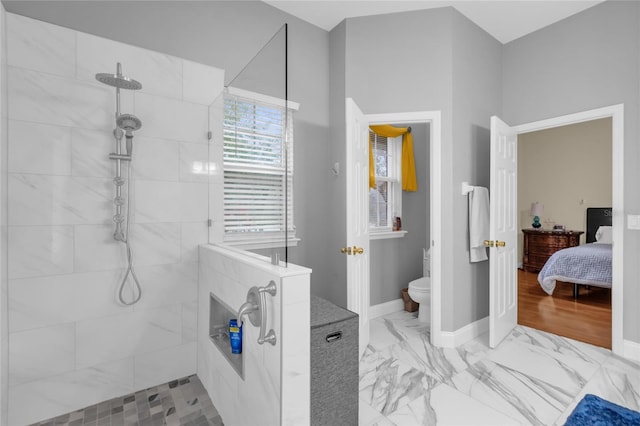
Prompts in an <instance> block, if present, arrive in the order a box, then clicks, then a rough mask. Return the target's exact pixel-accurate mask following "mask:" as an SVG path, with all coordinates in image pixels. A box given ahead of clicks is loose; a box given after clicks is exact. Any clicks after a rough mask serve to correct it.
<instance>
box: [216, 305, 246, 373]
mask: <svg viewBox="0 0 640 426" xmlns="http://www.w3.org/2000/svg"><path fill="white" fill-rule="evenodd" d="M209 296H210V298H209V338H210V339H211V342H213V344H214V346H215V347H216V348H217V349H218V350H219V351H220V352H221V353H222V355H224V357H225V358H226V360H227V361H229V364H231V367H233V369H234V370H235V371H236V373H238V375H239V376H240V377H241V378H242V379H243V380H244V349H243V353H240V354H233V353H231V342H230V340H229V320H230V319H233V318H236V316H237V315H238V312H237V311H234V310H233V309H231V308H230V307H229V306H228V305H227V304H226V303H224V302H223V301H222V300H220V299H218V297H216V295H215V294H213V293H209ZM243 339H244V337H243ZM243 343H244V342H243Z"/></svg>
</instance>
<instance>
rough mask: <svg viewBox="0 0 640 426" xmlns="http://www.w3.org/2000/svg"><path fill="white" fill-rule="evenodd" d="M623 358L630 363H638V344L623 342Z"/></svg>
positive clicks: (639, 355)
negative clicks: (630, 361)
mask: <svg viewBox="0 0 640 426" xmlns="http://www.w3.org/2000/svg"><path fill="white" fill-rule="evenodd" d="M623 356H624V357H625V358H628V359H630V360H632V361H635V362H640V343H636V342H632V341H631V340H625V341H624V353H623Z"/></svg>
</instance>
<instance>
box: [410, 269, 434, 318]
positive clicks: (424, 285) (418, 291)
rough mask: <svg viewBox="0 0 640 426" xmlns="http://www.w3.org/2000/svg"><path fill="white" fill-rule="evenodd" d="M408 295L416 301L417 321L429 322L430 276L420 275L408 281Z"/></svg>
mask: <svg viewBox="0 0 640 426" xmlns="http://www.w3.org/2000/svg"><path fill="white" fill-rule="evenodd" d="M409 297H411V300H413V301H414V302H416V303H418V304H419V305H420V306H419V307H418V321H420V322H429V320H430V319H431V317H430V314H429V312H430V309H431V278H429V277H422V278H418V279H417V280H413V281H411V282H410V283H409Z"/></svg>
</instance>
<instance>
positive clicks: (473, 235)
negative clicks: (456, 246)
mask: <svg viewBox="0 0 640 426" xmlns="http://www.w3.org/2000/svg"><path fill="white" fill-rule="evenodd" d="M488 239H489V190H488V189H487V188H484V187H482V186H474V187H473V191H471V192H470V193H469V258H470V260H471V262H482V261H483V260H487V259H488V257H487V249H486V248H485V246H484V240H488Z"/></svg>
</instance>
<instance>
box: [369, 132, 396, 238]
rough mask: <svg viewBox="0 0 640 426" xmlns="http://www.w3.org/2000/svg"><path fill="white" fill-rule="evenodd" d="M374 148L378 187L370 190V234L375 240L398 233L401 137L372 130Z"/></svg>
mask: <svg viewBox="0 0 640 426" xmlns="http://www.w3.org/2000/svg"><path fill="white" fill-rule="evenodd" d="M369 141H370V142H371V146H372V148H373V161H374V164H375V174H376V187H375V188H369V231H370V234H371V236H372V238H376V234H378V235H377V236H381V235H383V234H387V233H389V232H392V231H394V230H395V227H394V225H393V220H394V217H402V174H401V172H400V170H401V169H400V161H401V156H402V138H401V137H398V138H386V137H384V136H378V135H376V134H375V133H373V132H372V131H369Z"/></svg>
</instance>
